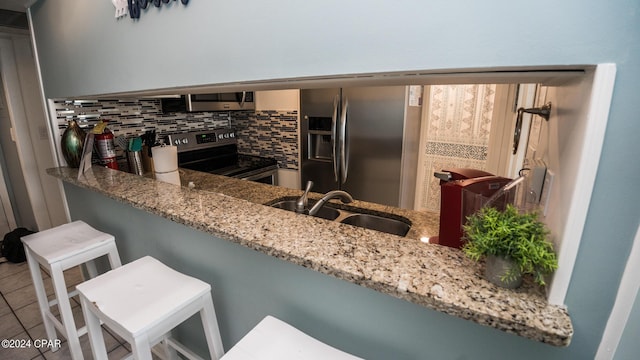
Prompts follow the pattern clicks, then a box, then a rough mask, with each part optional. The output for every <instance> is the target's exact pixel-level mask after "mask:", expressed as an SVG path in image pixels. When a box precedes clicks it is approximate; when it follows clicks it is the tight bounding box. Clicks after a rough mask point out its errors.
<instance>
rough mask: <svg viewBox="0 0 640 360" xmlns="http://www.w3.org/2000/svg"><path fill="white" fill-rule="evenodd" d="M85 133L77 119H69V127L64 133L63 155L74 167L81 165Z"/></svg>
mask: <svg viewBox="0 0 640 360" xmlns="http://www.w3.org/2000/svg"><path fill="white" fill-rule="evenodd" d="M84 140H85V133H84V130H82V128H80V126H79V125H78V123H77V122H76V121H75V120H69V123H68V126H67V128H66V129H65V130H64V132H63V133H62V140H61V143H60V144H61V146H62V156H64V159H65V160H66V161H67V165H69V166H70V167H73V168H77V167H79V166H80V159H81V158H82V149H83V148H84Z"/></svg>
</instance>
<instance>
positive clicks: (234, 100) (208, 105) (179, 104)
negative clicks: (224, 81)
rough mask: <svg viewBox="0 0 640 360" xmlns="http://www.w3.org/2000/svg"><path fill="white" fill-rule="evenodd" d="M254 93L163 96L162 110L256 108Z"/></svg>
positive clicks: (195, 110) (187, 110)
mask: <svg viewBox="0 0 640 360" xmlns="http://www.w3.org/2000/svg"><path fill="white" fill-rule="evenodd" d="M254 95H255V94H254V92H253V91H238V92H223V93H211V94H187V95H180V96H175V97H163V98H161V100H160V101H161V103H162V111H163V112H165V113H171V112H197V111H236V110H255V108H256V104H255V96H254Z"/></svg>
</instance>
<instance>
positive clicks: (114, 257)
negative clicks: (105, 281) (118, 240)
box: [108, 245, 122, 270]
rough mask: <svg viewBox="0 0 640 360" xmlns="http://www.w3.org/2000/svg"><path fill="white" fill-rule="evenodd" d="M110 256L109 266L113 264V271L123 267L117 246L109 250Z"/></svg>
mask: <svg viewBox="0 0 640 360" xmlns="http://www.w3.org/2000/svg"><path fill="white" fill-rule="evenodd" d="M108 256H109V264H111V269H112V270H113V269H115V268H119V267H120V266H122V263H121V262H120V255H119V254H118V249H117V248H116V247H115V245H114V246H113V247H112V249H111V250H109V254H108Z"/></svg>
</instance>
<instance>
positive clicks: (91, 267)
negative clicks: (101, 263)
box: [84, 260, 98, 279]
mask: <svg viewBox="0 0 640 360" xmlns="http://www.w3.org/2000/svg"><path fill="white" fill-rule="evenodd" d="M84 266H85V267H86V268H87V274H88V275H89V279H93V278H94V277H96V276H98V268H96V263H95V262H93V260H89V261H87V262H86V263H84Z"/></svg>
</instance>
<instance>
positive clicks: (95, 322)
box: [80, 295, 108, 360]
mask: <svg viewBox="0 0 640 360" xmlns="http://www.w3.org/2000/svg"><path fill="white" fill-rule="evenodd" d="M80 305H81V306H82V314H83V315H84V321H85V323H86V326H87V334H88V336H89V342H90V343H91V352H92V353H93V358H94V360H103V359H105V360H106V359H108V356H107V349H106V347H105V346H104V337H103V336H102V328H101V327H100V320H99V319H98V317H97V316H96V315H95V314H94V313H93V311H91V310H90V307H91V306H93V304H90V303H89V302H88V301H87V299H86V298H85V297H84V296H82V295H80Z"/></svg>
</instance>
